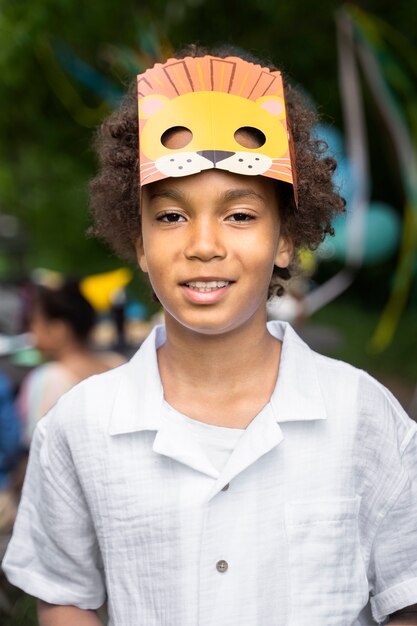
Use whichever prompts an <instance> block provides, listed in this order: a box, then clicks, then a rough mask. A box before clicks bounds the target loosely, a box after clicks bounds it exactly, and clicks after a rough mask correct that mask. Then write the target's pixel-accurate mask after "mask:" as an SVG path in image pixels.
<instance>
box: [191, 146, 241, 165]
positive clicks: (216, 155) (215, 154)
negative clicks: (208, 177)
mask: <svg viewBox="0 0 417 626" xmlns="http://www.w3.org/2000/svg"><path fill="white" fill-rule="evenodd" d="M197 154H199V155H200V156H202V157H204V158H205V159H208V160H209V161H211V162H212V163H213V164H214V165H215V164H216V163H218V162H219V161H223V160H224V159H227V158H228V157H231V156H233V155H234V152H226V150H200V152H197Z"/></svg>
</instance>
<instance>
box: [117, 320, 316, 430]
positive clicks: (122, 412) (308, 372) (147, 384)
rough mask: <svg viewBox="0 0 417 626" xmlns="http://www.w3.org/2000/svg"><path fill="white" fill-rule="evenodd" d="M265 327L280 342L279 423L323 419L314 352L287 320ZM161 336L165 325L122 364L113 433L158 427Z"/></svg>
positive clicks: (275, 407)
mask: <svg viewBox="0 0 417 626" xmlns="http://www.w3.org/2000/svg"><path fill="white" fill-rule="evenodd" d="M268 330H269V332H270V333H271V335H273V336H274V337H276V338H277V339H280V340H281V341H282V342H283V343H282V351H281V362H280V368H279V375H278V380H277V384H276V387H275V389H274V391H273V393H272V396H271V401H270V406H271V410H272V412H273V416H274V418H275V419H276V421H277V422H295V421H302V420H319V419H326V417H327V414H326V407H325V404H324V399H323V395H322V391H321V388H320V384H319V379H318V374H317V363H316V354H315V353H314V352H313V351H312V350H311V349H310V348H309V347H308V346H307V344H305V343H304V341H303V340H302V339H300V337H299V336H298V335H297V334H296V333H295V331H294V330H293V329H292V327H291V326H290V325H289V324H288V323H287V322H280V321H274V322H268ZM165 339H166V334H165V327H164V326H162V325H161V326H157V327H156V328H154V329H153V330H152V331H151V333H150V334H149V336H148V337H147V339H146V340H145V341H144V343H143V344H142V346H141V347H140V349H139V350H138V352H136V354H135V355H134V356H133V357H132V359H131V360H130V361H129V363H127V364H126V365H124V366H122V367H121V368H120V370H121V378H120V383H119V387H118V390H117V392H116V397H115V402H114V405H113V410H112V414H111V419H110V427H109V433H110V434H111V435H119V434H123V433H131V432H138V431H141V430H155V431H157V430H159V427H160V425H161V419H162V415H163V401H164V394H163V388H162V383H161V378H160V376H159V370H158V360H157V352H156V351H157V349H158V348H159V347H160V346H161V345H162V344H163V343H164V342H165Z"/></svg>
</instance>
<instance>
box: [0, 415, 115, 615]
mask: <svg viewBox="0 0 417 626" xmlns="http://www.w3.org/2000/svg"><path fill="white" fill-rule="evenodd" d="M54 417H55V416H54V415H53V412H51V413H50V414H49V415H48V416H47V417H45V418H44V419H43V420H41V421H40V422H39V425H38V427H37V429H36V431H35V436H34V439H33V442H32V446H31V451H30V458H29V464H28V469H27V474H26V478H25V484H24V488H23V493H22V499H21V503H20V506H19V512H18V516H17V520H16V523H15V527H14V531H13V536H12V539H11V541H10V543H9V545H8V548H7V552H6V555H5V558H4V560H3V564H2V566H3V569H4V572H5V574H6V576H7V578H8V579H9V581H10V582H11V583H12V584H14V585H15V586H17V587H20V588H21V589H23V590H24V591H25V592H27V593H29V594H30V595H33V596H35V597H37V598H39V599H41V600H44V601H45V602H49V603H51V604H59V605H73V606H77V607H79V608H81V609H96V608H98V607H100V606H101V605H102V604H103V602H104V600H105V585H104V576H103V565H102V561H101V556H100V550H99V546H98V541H97V537H96V533H95V530H94V526H93V523H92V520H91V516H90V514H89V509H88V506H87V502H86V500H85V497H84V495H83V492H82V489H81V486H80V484H79V482H78V480H77V474H76V471H75V468H74V467H73V464H72V461H71V454H70V450H69V449H68V446H66V444H65V438H64V437H63V436H62V435H60V433H59V428H57V427H56V424H55V423H54ZM51 431H52V432H51Z"/></svg>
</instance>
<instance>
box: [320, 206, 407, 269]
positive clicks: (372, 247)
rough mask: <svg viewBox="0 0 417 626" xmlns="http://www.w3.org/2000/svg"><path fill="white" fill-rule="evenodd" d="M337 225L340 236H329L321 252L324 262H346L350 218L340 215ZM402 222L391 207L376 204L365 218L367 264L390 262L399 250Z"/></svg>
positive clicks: (335, 222) (365, 260) (365, 254)
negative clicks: (388, 260)
mask: <svg viewBox="0 0 417 626" xmlns="http://www.w3.org/2000/svg"><path fill="white" fill-rule="evenodd" d="M333 226H334V228H335V231H336V234H335V236H334V237H326V239H325V240H324V242H323V243H322V244H321V246H320V247H319V249H318V251H317V253H318V256H319V258H321V259H323V260H336V261H341V262H345V261H346V254H347V245H348V241H347V216H346V215H339V216H338V217H337V218H336V219H335V220H334V221H333ZM400 237H401V219H400V216H399V215H398V213H397V212H396V211H395V209H393V208H392V207H391V206H389V205H388V204H385V203H383V202H372V203H371V204H370V205H369V207H368V210H367V212H366V216H365V242H364V244H365V245H364V248H365V249H364V256H363V263H364V265H376V264H377V263H381V262H382V261H385V260H386V259H389V258H390V257H391V256H392V255H393V254H394V253H395V252H396V250H397V249H398V245H399V241H400Z"/></svg>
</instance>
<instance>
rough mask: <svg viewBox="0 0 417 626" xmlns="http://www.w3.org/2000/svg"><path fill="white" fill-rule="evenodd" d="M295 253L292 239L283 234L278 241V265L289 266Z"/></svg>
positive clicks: (276, 260) (276, 258)
mask: <svg viewBox="0 0 417 626" xmlns="http://www.w3.org/2000/svg"><path fill="white" fill-rule="evenodd" d="M293 254H294V245H293V243H292V241H291V240H290V239H288V238H287V237H284V236H281V237H280V238H279V242H278V249H277V253H276V256H275V263H274V264H275V265H276V266H277V267H282V268H284V267H288V266H289V264H290V262H291V259H292V257H293Z"/></svg>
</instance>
